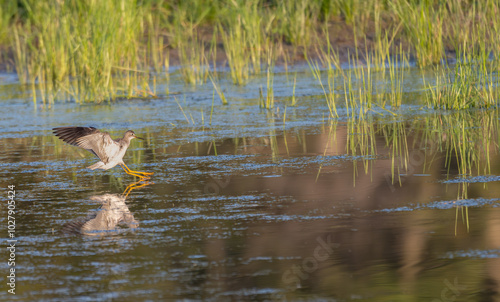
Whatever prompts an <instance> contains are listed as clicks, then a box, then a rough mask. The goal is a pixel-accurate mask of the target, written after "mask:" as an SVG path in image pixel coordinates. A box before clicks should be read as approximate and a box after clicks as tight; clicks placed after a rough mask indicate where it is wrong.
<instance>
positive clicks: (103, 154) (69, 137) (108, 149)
mask: <svg viewBox="0 0 500 302" xmlns="http://www.w3.org/2000/svg"><path fill="white" fill-rule="evenodd" d="M52 130H53V131H54V134H55V135H56V136H57V137H59V139H61V140H63V141H64V142H66V143H68V144H71V145H73V146H78V147H80V148H83V149H87V150H89V151H90V152H92V153H93V154H94V155H95V156H97V157H98V158H99V159H100V161H99V162H97V163H95V164H93V165H92V166H89V167H87V168H89V169H92V170H95V169H103V170H108V169H111V168H113V167H114V166H116V165H120V166H121V167H122V168H123V170H125V172H126V173H127V174H130V175H133V176H137V177H139V178H140V179H141V180H144V179H149V176H148V175H152V174H154V173H152V172H139V171H133V170H130V169H129V167H127V165H126V164H125V163H124V162H123V156H124V155H125V151H127V148H128V146H129V145H130V141H131V140H132V139H134V138H138V139H143V138H140V137H137V136H136V135H135V133H134V131H132V130H128V131H127V132H125V134H124V135H123V138H120V139H116V140H113V139H112V138H111V136H110V135H109V133H107V132H101V131H99V130H97V129H96V128H94V127H57V128H54V129H52Z"/></svg>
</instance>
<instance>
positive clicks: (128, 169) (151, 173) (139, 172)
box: [123, 163, 154, 175]
mask: <svg viewBox="0 0 500 302" xmlns="http://www.w3.org/2000/svg"><path fill="white" fill-rule="evenodd" d="M123 165H124V166H125V168H127V171H128V172H132V173H135V174H144V175H153V174H154V172H141V171H134V170H130V168H129V167H127V165H126V164H125V163H123Z"/></svg>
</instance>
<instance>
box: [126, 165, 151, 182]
mask: <svg viewBox="0 0 500 302" xmlns="http://www.w3.org/2000/svg"><path fill="white" fill-rule="evenodd" d="M120 167H122V168H123V170H125V172H126V173H127V174H130V175H133V176H137V177H139V178H141V179H149V176H147V175H151V174H153V173H147V172H139V171H132V170H130V169H129V168H128V167H127V165H125V164H123V165H120Z"/></svg>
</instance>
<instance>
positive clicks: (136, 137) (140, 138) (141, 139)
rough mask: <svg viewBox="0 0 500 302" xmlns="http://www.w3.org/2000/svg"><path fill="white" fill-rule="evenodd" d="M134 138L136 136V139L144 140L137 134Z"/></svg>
mask: <svg viewBox="0 0 500 302" xmlns="http://www.w3.org/2000/svg"><path fill="white" fill-rule="evenodd" d="M135 138H138V139H140V140H144V139H143V138H142V137H138V136H136V137H135Z"/></svg>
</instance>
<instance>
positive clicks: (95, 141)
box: [52, 127, 120, 164]
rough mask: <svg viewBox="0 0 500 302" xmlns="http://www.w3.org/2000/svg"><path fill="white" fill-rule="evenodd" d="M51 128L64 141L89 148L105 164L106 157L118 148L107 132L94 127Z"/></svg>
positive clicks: (114, 152) (106, 161)
mask: <svg viewBox="0 0 500 302" xmlns="http://www.w3.org/2000/svg"><path fill="white" fill-rule="evenodd" d="M52 130H53V131H54V134H55V135H56V136H57V137H59V138H60V139H61V140H63V141H64V142H66V143H68V144H71V145H73V146H78V147H80V148H83V149H87V150H89V151H90V152H92V153H94V154H95V156H97V157H98V158H99V159H100V160H101V161H102V162H103V163H105V164H106V163H108V162H109V159H108V158H109V157H110V156H113V155H114V154H116V153H117V152H118V150H119V149H120V146H119V144H118V143H117V142H116V141H114V140H113V139H112V138H111V136H110V135H109V133H107V132H101V131H99V130H97V129H96V128H94V127H58V128H54V129H52Z"/></svg>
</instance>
